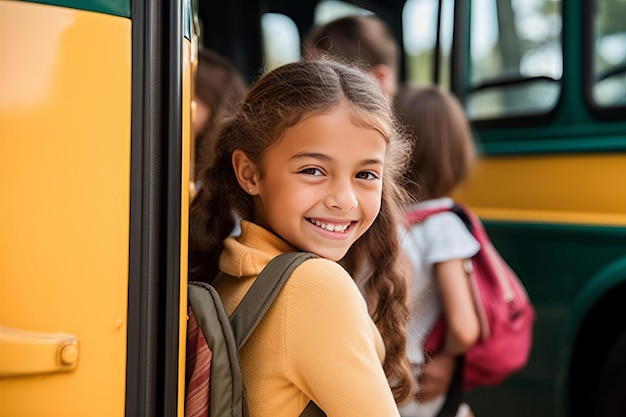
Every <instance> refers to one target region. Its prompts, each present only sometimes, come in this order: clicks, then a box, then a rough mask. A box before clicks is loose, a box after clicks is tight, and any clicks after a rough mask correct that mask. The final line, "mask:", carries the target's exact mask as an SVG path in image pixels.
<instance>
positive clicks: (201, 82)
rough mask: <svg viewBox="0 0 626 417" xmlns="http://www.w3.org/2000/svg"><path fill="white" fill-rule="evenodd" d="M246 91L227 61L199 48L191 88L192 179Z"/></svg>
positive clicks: (198, 172) (240, 79) (244, 85)
mask: <svg viewBox="0 0 626 417" xmlns="http://www.w3.org/2000/svg"><path fill="white" fill-rule="evenodd" d="M247 88H248V87H247V85H246V82H245V81H244V78H243V76H242V75H241V73H240V72H239V71H238V70H237V69H236V68H235V67H234V66H233V65H232V64H231V63H230V61H229V60H228V59H226V58H225V57H223V56H221V55H219V54H217V53H216V52H213V51H211V50H209V49H205V48H200V50H199V51H198V68H197V70H196V78H195V88H194V90H195V109H196V110H195V118H194V120H193V123H192V128H193V136H194V140H195V147H194V178H195V179H197V178H198V177H199V175H200V170H201V167H202V165H203V164H205V163H206V162H207V158H209V156H210V154H211V152H212V151H211V146H212V143H213V142H214V137H215V135H216V134H217V130H218V128H219V126H220V124H221V122H222V120H223V119H224V118H225V117H226V116H228V115H229V114H230V113H232V112H233V111H234V109H235V106H236V105H237V103H238V102H239V101H240V100H241V99H242V98H243V96H244V95H245V94H246V90H247Z"/></svg>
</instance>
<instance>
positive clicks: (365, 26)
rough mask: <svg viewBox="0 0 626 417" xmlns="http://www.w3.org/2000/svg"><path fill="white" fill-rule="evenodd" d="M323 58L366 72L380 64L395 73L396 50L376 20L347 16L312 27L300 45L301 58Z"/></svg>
mask: <svg viewBox="0 0 626 417" xmlns="http://www.w3.org/2000/svg"><path fill="white" fill-rule="evenodd" d="M320 53H321V54H326V55H331V56H335V57H341V58H344V59H347V60H350V61H356V62H358V63H359V65H361V66H363V67H365V68H367V69H368V70H369V69H371V68H373V67H374V66H376V65H379V64H384V65H387V66H388V67H390V68H391V69H393V71H394V72H395V73H396V76H397V72H398V68H399V65H400V64H399V59H400V53H399V46H398V43H397V42H396V39H395V37H394V35H393V34H392V33H391V31H390V30H389V27H388V26H387V25H386V24H385V22H384V21H382V20H381V19H380V18H378V17H376V16H369V15H368V16H365V15H351V16H345V17H341V18H338V19H336V20H333V21H331V22H329V23H326V24H325V25H323V26H318V27H314V28H313V29H312V30H311V31H310V32H309V33H308V34H307V35H306V36H305V38H304V40H303V42H302V56H304V57H314V56H316V55H317V54H320Z"/></svg>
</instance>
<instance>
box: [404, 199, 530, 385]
mask: <svg viewBox="0 0 626 417" xmlns="http://www.w3.org/2000/svg"><path fill="white" fill-rule="evenodd" d="M442 211H452V212H453V213H455V214H457V215H458V216H459V217H460V218H461V220H463V223H464V224H465V226H466V227H467V228H468V229H469V231H470V232H471V233H472V235H473V236H474V238H475V239H476V240H477V241H478V243H479V244H480V250H479V251H478V252H477V253H476V255H474V256H473V257H472V258H471V265H469V266H470V267H469V268H468V276H469V279H470V282H471V288H472V290H473V293H474V301H475V303H474V304H475V306H476V311H477V313H478V317H479V322H480V325H481V336H480V339H479V340H478V342H476V344H474V345H473V346H472V347H471V348H470V349H469V350H468V351H467V352H466V353H465V354H464V362H465V364H464V372H463V389H464V390H470V389H473V388H477V387H481V386H488V385H497V384H499V383H501V382H502V381H503V380H504V379H506V378H507V377H509V376H510V375H511V374H513V373H515V372H517V371H518V370H520V369H521V368H523V367H524V366H525V365H526V363H527V361H528V356H529V354H530V350H531V348H532V336H533V323H534V320H535V310H534V308H533V305H532V304H531V301H530V300H529V298H528V295H527V293H526V290H525V289H524V286H523V284H522V283H521V282H520V280H519V278H518V277H517V275H516V274H515V272H513V270H512V269H511V268H510V267H509V265H507V263H506V261H504V259H502V257H501V255H500V254H499V253H498V251H497V250H496V248H495V247H494V246H493V244H492V243H491V240H490V239H489V236H488V235H487V232H486V231H485V229H484V227H483V225H482V223H481V221H480V219H479V218H478V217H477V216H476V215H475V214H474V213H473V212H472V211H471V210H469V209H468V208H467V207H465V206H462V205H461V204H459V203H455V204H454V205H453V207H452V208H445V207H440V208H432V209H421V210H414V211H411V212H407V213H405V219H406V221H407V222H408V223H409V224H410V225H412V224H415V223H418V222H422V221H424V220H425V219H426V217H428V216H430V215H432V214H434V213H439V212H442ZM445 333H446V321H445V317H443V315H442V317H440V318H439V319H438V320H437V322H436V323H435V325H434V326H433V328H432V329H431V330H430V332H429V334H428V336H427V338H426V341H425V343H424V348H425V349H426V351H428V352H431V353H432V352H436V351H437V349H439V348H441V347H442V346H443V342H444V337H445Z"/></svg>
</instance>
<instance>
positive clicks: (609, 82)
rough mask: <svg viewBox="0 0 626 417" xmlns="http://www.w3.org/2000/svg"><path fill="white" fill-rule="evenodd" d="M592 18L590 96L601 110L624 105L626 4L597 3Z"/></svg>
mask: <svg viewBox="0 0 626 417" xmlns="http://www.w3.org/2000/svg"><path fill="white" fill-rule="evenodd" d="M588 17H591V18H592V27H593V28H592V37H593V38H592V40H591V43H590V45H591V57H592V60H591V65H592V66H593V68H592V71H593V72H592V97H593V101H594V104H595V105H597V106H600V107H611V106H624V105H626V29H625V27H624V24H623V23H622V22H623V21H624V19H626V3H625V2H623V1H616V0H597V1H596V2H595V13H594V14H593V15H591V16H589V15H588Z"/></svg>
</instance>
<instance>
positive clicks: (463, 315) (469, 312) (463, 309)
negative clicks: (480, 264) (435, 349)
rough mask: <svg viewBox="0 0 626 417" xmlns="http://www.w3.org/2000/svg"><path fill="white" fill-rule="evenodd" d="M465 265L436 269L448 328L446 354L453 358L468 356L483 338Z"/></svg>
mask: <svg viewBox="0 0 626 417" xmlns="http://www.w3.org/2000/svg"><path fill="white" fill-rule="evenodd" d="M463 262H464V260H462V259H454V260H450V261H446V262H440V263H436V264H435V266H434V268H435V276H436V277H437V285H439V291H440V293H441V300H442V303H443V311H444V313H445V317H446V320H447V324H448V332H447V334H446V340H445V343H444V347H443V353H446V354H449V355H459V354H462V353H464V352H465V351H467V349H469V348H470V347H471V346H472V345H473V344H474V343H476V341H477V340H478V338H479V336H480V324H479V322H478V316H477V315H476V308H475V306H474V301H473V298H472V293H471V289H470V284H469V280H468V277H467V272H465V269H464V266H463Z"/></svg>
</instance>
